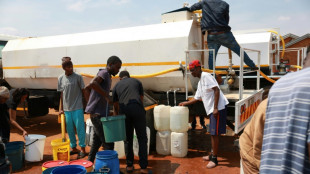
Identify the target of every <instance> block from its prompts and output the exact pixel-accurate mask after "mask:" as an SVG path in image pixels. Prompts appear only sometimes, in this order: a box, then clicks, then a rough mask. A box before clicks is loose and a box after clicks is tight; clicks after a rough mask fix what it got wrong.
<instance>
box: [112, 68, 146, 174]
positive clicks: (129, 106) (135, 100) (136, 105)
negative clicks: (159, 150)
mask: <svg viewBox="0 0 310 174" xmlns="http://www.w3.org/2000/svg"><path fill="white" fill-rule="evenodd" d="M119 77H120V81H119V82H118V83H117V84H116V85H115V87H114V89H113V103H114V115H118V114H119V113H120V114H125V115H126V137H127V140H126V141H125V152H126V163H127V167H126V170H127V172H128V173H130V172H133V161H134V154H133V131H134V129H135V130H136V134H137V138H138V143H139V164H140V167H141V170H140V172H141V173H148V170H147V165H148V160H147V135H146V118H145V110H144V107H143V87H142V84H141V82H140V81H139V80H137V79H134V78H130V75H129V73H128V71H122V72H120V74H119Z"/></svg>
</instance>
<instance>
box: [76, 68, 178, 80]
mask: <svg viewBox="0 0 310 174" xmlns="http://www.w3.org/2000/svg"><path fill="white" fill-rule="evenodd" d="M179 70H180V68H171V69H168V70H164V71H160V72H157V73H153V74H146V75H130V77H132V78H136V79H143V78H150V77H156V76H160V75H163V74H167V73H170V72H174V71H179ZM81 75H82V76H85V77H90V78H94V77H95V76H94V75H90V74H85V73H81ZM112 78H119V76H118V75H116V76H114V77H112Z"/></svg>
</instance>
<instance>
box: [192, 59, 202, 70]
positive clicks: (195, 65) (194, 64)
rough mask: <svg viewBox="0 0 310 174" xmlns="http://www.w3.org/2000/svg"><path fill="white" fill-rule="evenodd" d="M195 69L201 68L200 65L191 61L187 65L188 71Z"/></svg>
mask: <svg viewBox="0 0 310 174" xmlns="http://www.w3.org/2000/svg"><path fill="white" fill-rule="evenodd" d="M196 67H201V64H200V62H199V60H193V61H192V62H191V63H190V64H189V70H192V69H194V68H196Z"/></svg>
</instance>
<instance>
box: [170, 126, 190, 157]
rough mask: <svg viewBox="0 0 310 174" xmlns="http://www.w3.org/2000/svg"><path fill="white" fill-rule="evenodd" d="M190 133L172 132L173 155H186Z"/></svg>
mask: <svg viewBox="0 0 310 174" xmlns="http://www.w3.org/2000/svg"><path fill="white" fill-rule="evenodd" d="M187 141H188V134H187V132H183V133H178V132H172V133H171V155H172V156H173V157H180V158H182V157H185V156H186V155H187V151H188V142H187Z"/></svg>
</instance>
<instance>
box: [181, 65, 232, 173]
mask: <svg viewBox="0 0 310 174" xmlns="http://www.w3.org/2000/svg"><path fill="white" fill-rule="evenodd" d="M189 70H190V71H191V74H192V76H194V77H198V78H199V79H200V80H199V82H198V86H197V91H196V94H195V97H194V99H193V100H190V101H185V102H182V103H180V104H179V105H180V106H186V105H191V104H194V103H196V102H197V101H199V100H202V102H203V105H204V107H205V110H206V113H207V114H208V116H209V117H210V126H209V129H210V130H209V131H210V133H211V143H212V151H213V152H212V153H211V154H210V155H209V156H204V157H202V158H203V159H204V160H206V161H210V162H209V163H208V165H207V168H214V167H215V166H217V164H218V161H217V153H218V145H219V135H220V134H225V133H226V115H227V106H226V105H227V104H228V100H227V99H226V97H225V96H224V94H223V93H222V91H221V90H220V88H219V85H218V83H217V82H216V80H215V78H214V77H213V76H212V75H211V74H209V73H207V72H202V70H201V64H200V62H199V61H198V60H194V61H192V62H191V63H190V64H189Z"/></svg>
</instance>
